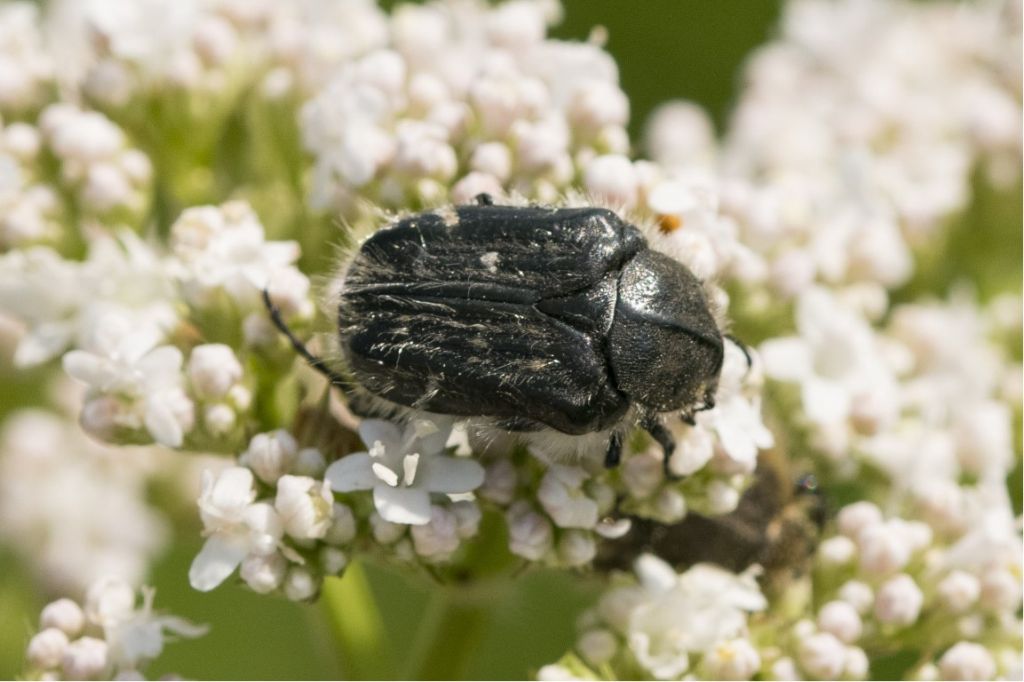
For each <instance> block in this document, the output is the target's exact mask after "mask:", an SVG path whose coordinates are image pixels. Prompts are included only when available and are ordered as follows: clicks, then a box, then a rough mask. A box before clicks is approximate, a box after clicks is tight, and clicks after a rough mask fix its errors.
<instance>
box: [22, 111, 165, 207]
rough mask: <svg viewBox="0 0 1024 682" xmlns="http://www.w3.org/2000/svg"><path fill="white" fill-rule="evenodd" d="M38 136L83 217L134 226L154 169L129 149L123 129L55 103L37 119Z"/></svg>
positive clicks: (100, 117)
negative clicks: (53, 160)
mask: <svg viewBox="0 0 1024 682" xmlns="http://www.w3.org/2000/svg"><path fill="white" fill-rule="evenodd" d="M39 132H40V133H41V135H42V138H43V142H44V143H45V145H46V147H47V149H48V151H49V152H50V153H52V154H53V156H54V157H56V159H57V161H58V163H59V164H60V178H59V180H60V182H61V183H62V184H63V186H64V187H67V188H69V189H70V190H71V191H72V192H73V194H74V196H75V197H76V199H77V203H78V205H79V207H80V209H79V210H80V211H81V212H83V213H85V214H86V215H88V216H97V217H102V218H105V219H106V221H107V223H108V226H113V225H117V224H126V225H129V226H134V225H136V224H138V222H139V217H140V216H141V215H142V214H143V213H144V211H145V209H146V207H147V202H148V200H149V189H150V181H151V179H152V175H153V169H152V166H151V164H150V161H149V157H147V156H146V155H145V154H144V153H143V152H141V151H140V150H138V149H135V148H133V147H131V146H129V144H128V141H127V140H126V138H125V134H124V132H123V131H122V130H121V128H119V127H118V126H117V125H116V124H115V123H114V122H113V121H111V120H110V119H109V118H107V117H106V116H104V115H103V114H101V113H99V112H96V111H87V110H82V109H80V108H79V107H77V106H75V105H73V104H67V103H59V104H51V105H50V106H48V107H47V108H46V109H44V110H43V112H42V113H41V114H40V115H39Z"/></svg>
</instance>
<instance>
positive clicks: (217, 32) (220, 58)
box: [48, 0, 388, 107]
mask: <svg viewBox="0 0 1024 682" xmlns="http://www.w3.org/2000/svg"><path fill="white" fill-rule="evenodd" d="M54 4H55V5H56V7H55V8H51V10H50V13H51V14H52V15H54V16H55V17H56V18H57V19H58V20H57V21H51V22H50V26H48V28H49V29H50V38H51V40H53V41H55V42H58V44H60V45H61V47H59V48H57V49H58V50H61V49H62V50H63V53H64V55H63V56H64V57H65V59H64V60H62V62H65V63H61V64H58V72H59V74H60V76H61V79H62V80H63V81H66V82H68V83H70V84H73V85H74V86H75V87H79V88H81V90H82V91H83V92H84V93H85V94H86V95H87V96H88V97H89V98H90V99H92V100H93V101H95V102H97V103H100V104H101V105H105V106H113V107H121V106H124V105H126V104H128V103H130V102H131V101H132V99H133V98H136V97H140V96H141V97H149V96H155V97H161V96H165V95H167V94H168V93H175V92H181V93H186V94H187V95H188V96H190V97H192V98H196V99H199V98H205V99H207V100H210V99H217V98H224V97H228V98H230V97H231V96H233V94H236V93H238V92H240V91H241V90H242V89H244V86H246V85H249V84H256V83H262V89H263V91H264V92H265V93H266V94H269V95H274V96H280V95H283V94H286V93H288V92H291V91H296V92H297V93H298V94H300V96H305V95H306V94H308V93H311V92H315V91H316V90H318V89H319V88H320V87H321V86H322V85H323V84H324V82H325V80H326V79H327V77H328V74H329V73H330V72H331V70H332V69H333V68H335V67H336V66H338V65H339V64H342V63H344V62H345V61H347V60H349V59H351V58H353V57H355V56H357V55H359V54H362V53H364V52H366V51H368V50H370V49H372V48H375V47H378V46H381V45H382V44H383V43H384V42H385V41H386V38H387V31H388V26H387V22H386V21H385V18H384V14H383V13H382V12H381V11H380V9H378V8H377V6H376V4H374V3H373V2H372V1H371V0H350V1H348V2H342V3H335V2H329V1H325V0H298V1H296V2H288V3H279V2H272V1H270V0H242V1H240V0H209V1H207V0H181V1H178V2H173V3H167V2H163V1H162V0H141V1H137V0H82V1H79V0H63V1H61V0H58V1H57V2H56V3H54Z"/></svg>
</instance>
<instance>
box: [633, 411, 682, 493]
mask: <svg viewBox="0 0 1024 682" xmlns="http://www.w3.org/2000/svg"><path fill="white" fill-rule="evenodd" d="M642 426H643V429H644V431H646V432H647V433H649V434H651V437H652V438H653V439H654V440H655V441H657V443H658V445H660V446H661V449H662V451H663V452H664V454H665V456H664V458H663V459H662V460H661V462H662V468H663V469H664V471H665V478H667V479H669V480H677V479H679V478H681V477H680V476H677V475H676V474H674V473H672V471H671V470H670V469H669V466H668V464H669V460H670V459H671V458H672V453H673V452H674V451H675V449H676V441H675V438H673V437H672V434H671V433H670V432H669V430H668V429H666V428H665V425H664V424H662V423H661V422H659V421H657V420H655V419H650V420H647V421H645V422H644V423H643V424H642Z"/></svg>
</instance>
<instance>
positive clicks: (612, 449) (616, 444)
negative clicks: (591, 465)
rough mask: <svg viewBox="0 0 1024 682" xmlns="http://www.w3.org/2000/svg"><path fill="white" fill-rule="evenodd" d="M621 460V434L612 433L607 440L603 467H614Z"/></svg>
mask: <svg viewBox="0 0 1024 682" xmlns="http://www.w3.org/2000/svg"><path fill="white" fill-rule="evenodd" d="M621 460H622V434H621V433H618V432H616V433H613V434H612V437H611V439H610V440H609V441H608V450H607V451H606V452H605V453H604V468H605V469H614V468H615V467H617V466H619V462H620V461H621Z"/></svg>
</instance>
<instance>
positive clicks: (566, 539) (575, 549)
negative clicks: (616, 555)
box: [558, 530, 597, 566]
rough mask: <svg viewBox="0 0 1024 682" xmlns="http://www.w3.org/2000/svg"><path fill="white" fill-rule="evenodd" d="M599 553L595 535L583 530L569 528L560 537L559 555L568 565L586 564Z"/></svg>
mask: <svg viewBox="0 0 1024 682" xmlns="http://www.w3.org/2000/svg"><path fill="white" fill-rule="evenodd" d="M596 554H597V544H596V543H595V542H594V536H593V535H592V534H591V533H589V532H587V531H583V530H567V531H565V532H564V533H562V536H561V537H560V538H559V539H558V556H559V558H560V559H561V560H562V561H563V562H565V565H566V566H585V565H586V564H588V563H590V562H591V561H592V560H593V558H594V555H596Z"/></svg>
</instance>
